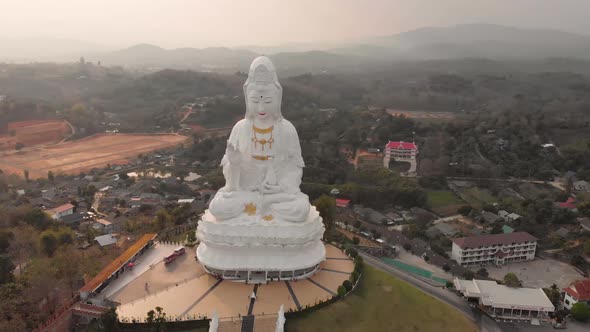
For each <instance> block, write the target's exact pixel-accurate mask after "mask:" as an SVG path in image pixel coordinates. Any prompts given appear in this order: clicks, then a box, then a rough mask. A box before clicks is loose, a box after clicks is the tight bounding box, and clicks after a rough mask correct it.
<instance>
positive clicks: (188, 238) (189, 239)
mask: <svg viewBox="0 0 590 332" xmlns="http://www.w3.org/2000/svg"><path fill="white" fill-rule="evenodd" d="M195 241H197V235H196V233H195V231H190V232H188V235H187V236H186V242H188V243H194V242H195Z"/></svg>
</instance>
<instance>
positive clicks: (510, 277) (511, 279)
mask: <svg viewBox="0 0 590 332" xmlns="http://www.w3.org/2000/svg"><path fill="white" fill-rule="evenodd" d="M504 284H505V285H506V286H508V287H520V280H518V277H517V276H516V274H514V273H512V272H509V273H506V275H505V276H504Z"/></svg>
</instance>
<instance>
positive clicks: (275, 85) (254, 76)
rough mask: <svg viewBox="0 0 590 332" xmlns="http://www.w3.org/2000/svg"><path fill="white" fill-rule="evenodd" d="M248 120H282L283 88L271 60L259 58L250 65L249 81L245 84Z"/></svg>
mask: <svg viewBox="0 0 590 332" xmlns="http://www.w3.org/2000/svg"><path fill="white" fill-rule="evenodd" d="M244 97H246V118H247V119H250V120H254V119H260V120H264V121H266V120H270V119H273V120H275V121H276V120H280V119H282V118H283V115H282V114H281V99H282V98H283V88H282V87H281V84H280V83H279V79H278V78H277V72H276V71H275V67H274V66H273V64H272V62H271V61H270V59H269V58H267V57H265V56H259V57H257V58H256V59H254V61H252V64H251V65H250V71H249V72H248V79H247V80H246V83H244Z"/></svg>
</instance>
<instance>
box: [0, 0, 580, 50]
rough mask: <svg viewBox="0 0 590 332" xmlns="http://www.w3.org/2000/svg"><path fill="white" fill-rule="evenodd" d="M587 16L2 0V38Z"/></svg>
mask: <svg viewBox="0 0 590 332" xmlns="http://www.w3.org/2000/svg"><path fill="white" fill-rule="evenodd" d="M589 13H590V0H250V1H244V0H0V37H9V38H17V39H20V38H23V37H54V38H72V39H79V40H84V41H91V42H95V43H101V44H107V45H118V46H127V45H129V44H135V43H140V42H146V43H154V44H158V45H161V46H164V47H181V46H193V47H205V46H236V45H245V44H258V45H271V44H284V43H293V42H320V41H343V40H354V39H357V38H361V37H365V36H375V35H388V34H394V33H397V32H402V31H406V30H411V29H415V28H419V27H425V26H446V25H452V24H458V23H480V22H485V23H498V24H505V25H513V26H519V27H539V28H552V29H561V30H566V31H572V32H578V33H585V34H590V19H588V14H589ZM0 51H1V50H0Z"/></svg>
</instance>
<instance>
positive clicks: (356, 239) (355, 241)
mask: <svg viewBox="0 0 590 332" xmlns="http://www.w3.org/2000/svg"><path fill="white" fill-rule="evenodd" d="M360 242H361V240H360V239H359V238H358V237H356V236H354V237H353V238H352V243H353V244H355V245H357V244H359V243H360Z"/></svg>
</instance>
